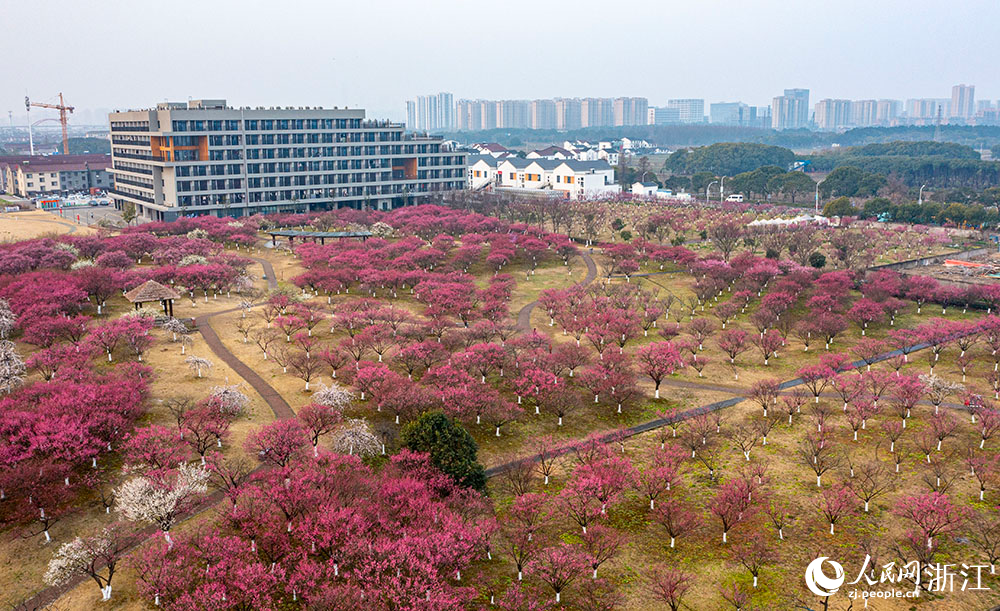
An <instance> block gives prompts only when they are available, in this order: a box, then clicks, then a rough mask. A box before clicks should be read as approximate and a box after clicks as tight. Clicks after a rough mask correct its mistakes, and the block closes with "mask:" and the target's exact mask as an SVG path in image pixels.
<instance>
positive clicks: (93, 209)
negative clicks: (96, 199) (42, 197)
mask: <svg viewBox="0 0 1000 611" xmlns="http://www.w3.org/2000/svg"><path fill="white" fill-rule="evenodd" d="M45 210H46V211H47V212H51V213H52V214H55V215H56V216H61V217H62V218H64V219H66V220H67V221H75V220H76V217H77V216H79V217H80V224H82V225H96V224H97V222H98V221H100V220H101V219H102V218H105V217H108V218H111V219H115V220H117V221H121V219H122V214H121V212H119V211H118V210H115V207H114V206H80V207H73V208H63V210H62V214H60V213H59V210H58V209H52V208H46V209H45ZM137 221H138V219H137Z"/></svg>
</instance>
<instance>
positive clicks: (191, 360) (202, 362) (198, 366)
mask: <svg viewBox="0 0 1000 611" xmlns="http://www.w3.org/2000/svg"><path fill="white" fill-rule="evenodd" d="M184 362H185V363H187V366H188V369H190V370H191V371H193V372H195V373H196V374H197V376H198V377H199V378H200V377H201V372H202V371H204V370H208V369H211V368H212V366H213V364H212V361H211V360H209V359H207V358H204V357H200V356H194V355H191V356H189V357H187V358H186V359H184Z"/></svg>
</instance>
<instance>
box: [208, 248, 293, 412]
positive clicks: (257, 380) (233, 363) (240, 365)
mask: <svg viewBox="0 0 1000 611" xmlns="http://www.w3.org/2000/svg"><path fill="white" fill-rule="evenodd" d="M251 258H252V259H253V260H254V261H256V262H258V263H260V265H261V267H263V268H264V275H265V276H266V277H267V286H268V288H270V289H274V288H276V287H277V286H278V281H277V279H275V277H274V268H273V267H272V266H271V264H270V263H269V262H268V261H267V260H266V259H259V258H257V257H251ZM238 309H239V308H231V309H229V310H223V311H221V312H215V313H213V314H206V315H204V316H199V317H197V318H195V320H194V323H195V326H196V327H197V328H198V332H199V333H201V336H202V337H204V338H205V343H206V344H208V347H209V348H211V349H212V352H214V353H215V355H216V356H218V357H219V358H220V359H222V361H223V362H224V363H225V364H226V365H229V367H230V368H231V369H232V370H233V371H235V372H236V373H237V374H238V375H239V376H240V377H241V378H243V379H244V380H246V382H247V384H249V385H250V386H252V387H253V389H254V390H256V391H257V393H258V394H259V395H260V396H261V397H263V399H264V401H265V402H266V403H267V405H268V406H269V407H270V408H271V411H272V412H274V417H275V418H294V417H295V412H294V411H292V408H291V407H290V406H289V405H288V402H287V401H285V398H284V397H282V396H281V393H279V392H278V391H277V390H275V389H274V387H273V386H271V385H270V384H268V383H267V382H266V381H264V378H262V377H260V375H258V374H257V372H256V371H254V370H253V369H251V368H250V366H249V365H247V364H246V363H244V362H243V361H241V360H240V359H238V358H237V357H236V355H235V354H233V353H232V352H231V351H230V350H229V348H226V346H225V344H223V343H222V340H220V339H219V334H218V333H216V332H215V329H213V328H212V322H211V321H212V318H213V317H215V316H219V315H220V314H228V313H230V312H235V311H237V310H238Z"/></svg>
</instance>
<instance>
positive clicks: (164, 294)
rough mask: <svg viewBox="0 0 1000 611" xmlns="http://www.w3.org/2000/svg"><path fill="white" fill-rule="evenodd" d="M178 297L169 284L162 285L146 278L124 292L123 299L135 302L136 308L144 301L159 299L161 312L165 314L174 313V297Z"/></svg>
mask: <svg viewBox="0 0 1000 611" xmlns="http://www.w3.org/2000/svg"><path fill="white" fill-rule="evenodd" d="M180 298H181V296H180V295H178V294H177V291H175V290H174V289H172V288H170V287H169V286H163V285H162V284H160V283H159V282H157V281H155V280H147V281H146V282H144V283H142V284H140V285H139V286H137V287H135V288H134V289H132V290H131V291H129V292H127V293H125V299H128V300H129V301H131V302H132V303H133V304H135V309H136V310H138V309H139V308H141V307H142V304H144V303H149V302H151V301H159V302H160V305H161V306H163V313H164V314H166V315H167V316H173V315H174V299H180Z"/></svg>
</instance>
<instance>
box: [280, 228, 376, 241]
mask: <svg viewBox="0 0 1000 611" xmlns="http://www.w3.org/2000/svg"><path fill="white" fill-rule="evenodd" d="M264 233H266V234H267V235H269V236H271V244H275V238H278V237H282V238H288V243H289V244H292V243H293V242H294V241H295V238H301V239H302V241H303V242H305V241H307V240H310V239H311V240H312V241H313V242H319V243H320V244H326V240H327V239H331V240H344V239H352V238H355V239H359V240H361V241H362V242H364V241H365V240H367V239H368V238H370V237H372V232H370V231H298V230H294V229H280V230H279V229H275V230H271V231H265V232H264Z"/></svg>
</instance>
